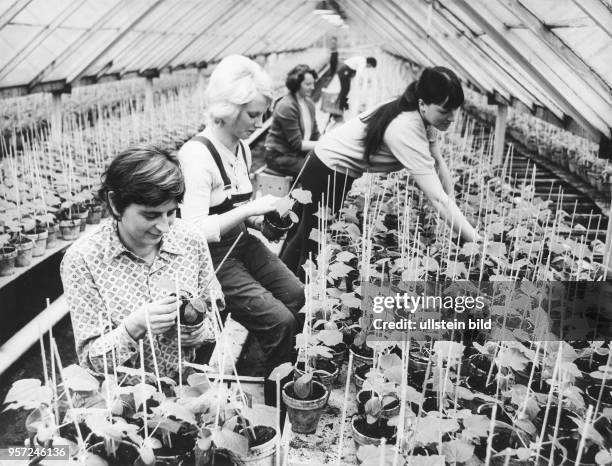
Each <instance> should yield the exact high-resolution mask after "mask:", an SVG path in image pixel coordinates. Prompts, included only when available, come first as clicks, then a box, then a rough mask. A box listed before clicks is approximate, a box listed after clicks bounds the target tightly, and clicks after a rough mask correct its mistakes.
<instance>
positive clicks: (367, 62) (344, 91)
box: [337, 56, 377, 110]
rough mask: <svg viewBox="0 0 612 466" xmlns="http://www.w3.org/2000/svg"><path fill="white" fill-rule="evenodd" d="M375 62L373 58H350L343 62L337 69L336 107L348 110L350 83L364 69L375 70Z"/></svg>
mask: <svg viewBox="0 0 612 466" xmlns="http://www.w3.org/2000/svg"><path fill="white" fill-rule="evenodd" d="M376 65H377V61H376V58H374V57H367V58H366V57H359V56H357V57H351V58H349V59H348V60H345V61H344V63H342V64H341V65H340V67H339V68H338V72H337V74H338V79H339V80H340V93H339V94H338V107H339V108H340V110H348V108H349V104H348V102H349V93H350V92H351V81H352V80H353V78H355V76H357V75H358V74H360V73H362V72H363V70H365V69H370V68H376Z"/></svg>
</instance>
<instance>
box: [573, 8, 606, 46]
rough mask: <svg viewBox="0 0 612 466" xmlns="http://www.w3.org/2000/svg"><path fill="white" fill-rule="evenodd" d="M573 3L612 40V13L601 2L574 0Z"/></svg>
mask: <svg viewBox="0 0 612 466" xmlns="http://www.w3.org/2000/svg"><path fill="white" fill-rule="evenodd" d="M573 2H574V4H575V5H576V6H577V7H578V8H580V9H581V10H582V11H584V12H585V13H586V15H587V16H588V17H589V18H591V19H592V20H593V21H594V22H595V24H597V25H598V26H599V27H600V28H601V29H602V31H603V32H605V33H606V34H608V36H609V37H610V38H612V11H610V10H609V9H608V7H607V6H606V5H604V3H603V2H602V1H601V0H573Z"/></svg>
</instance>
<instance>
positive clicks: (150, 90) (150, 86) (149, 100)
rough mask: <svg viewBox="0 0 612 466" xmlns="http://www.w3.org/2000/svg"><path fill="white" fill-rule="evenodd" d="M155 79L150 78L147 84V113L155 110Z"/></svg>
mask: <svg viewBox="0 0 612 466" xmlns="http://www.w3.org/2000/svg"><path fill="white" fill-rule="evenodd" d="M153 79H155V78H150V77H148V78H147V82H146V84H145V111H150V110H153Z"/></svg>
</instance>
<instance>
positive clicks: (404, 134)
mask: <svg viewBox="0 0 612 466" xmlns="http://www.w3.org/2000/svg"><path fill="white" fill-rule="evenodd" d="M383 141H384V143H385V144H386V146H387V147H388V148H389V150H390V151H391V153H392V154H393V156H394V157H395V158H396V159H397V160H398V161H399V162H400V163H401V164H402V165H403V166H404V167H405V168H406V170H407V171H408V173H410V174H411V175H428V174H435V173H436V168H435V160H434V158H433V156H432V155H431V152H430V151H429V142H428V141H427V134H426V132H425V127H424V126H423V124H422V123H421V122H420V121H416V120H415V119H414V118H412V117H411V116H408V114H400V115H399V116H398V117H396V118H395V119H394V120H393V121H392V122H391V123H390V124H389V126H388V127H387V130H386V131H385V135H384V137H383Z"/></svg>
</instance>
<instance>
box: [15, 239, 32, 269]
mask: <svg viewBox="0 0 612 466" xmlns="http://www.w3.org/2000/svg"><path fill="white" fill-rule="evenodd" d="M14 246H15V249H17V258H16V259H15V265H16V266H17V267H28V266H29V265H30V264H31V263H32V253H33V251H34V241H32V240H30V239H28V238H26V237H25V236H22V237H21V238H20V239H19V240H18V241H17V242H15V243H14Z"/></svg>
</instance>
